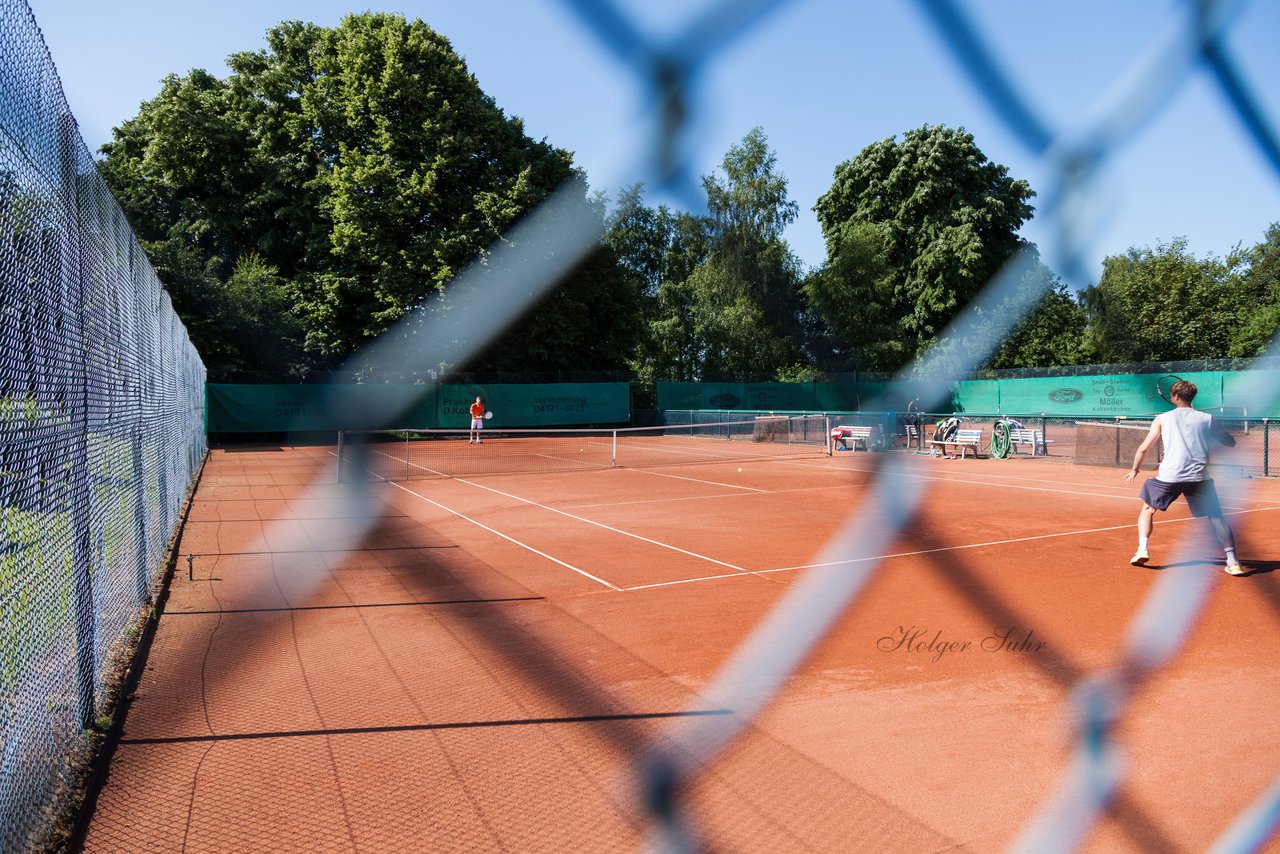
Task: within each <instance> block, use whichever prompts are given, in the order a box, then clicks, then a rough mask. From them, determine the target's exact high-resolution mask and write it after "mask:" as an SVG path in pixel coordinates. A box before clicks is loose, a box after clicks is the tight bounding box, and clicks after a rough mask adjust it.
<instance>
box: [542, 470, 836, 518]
mask: <svg viewBox="0 0 1280 854" xmlns="http://www.w3.org/2000/svg"><path fill="white" fill-rule="evenodd" d="M626 471H639V469H626ZM725 485H726V486H727V484H725ZM853 485H854V484H850V483H836V484H832V485H831V486H800V487H796V488H795V489H765V490H760V493H761V494H763V495H790V494H791V493H793V492H822V491H823V490H829V489H849V488H851V487H852V486H853ZM749 497H751V496H747V495H743V494H742V493H740V492H718V493H714V494H712V495H686V496H683V497H681V498H638V499H636V500H635V501H602V502H599V503H597V504H566V505H565V507H568V508H569V509H571V510H587V509H590V508H592V507H630V506H631V505H632V504H668V503H672V504H673V503H675V502H677V501H706V500H708V499H711V498H749Z"/></svg>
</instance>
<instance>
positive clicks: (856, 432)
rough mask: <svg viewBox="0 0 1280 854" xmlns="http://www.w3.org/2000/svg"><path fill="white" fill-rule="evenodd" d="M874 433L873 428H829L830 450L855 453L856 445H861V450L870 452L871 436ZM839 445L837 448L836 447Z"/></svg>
mask: <svg viewBox="0 0 1280 854" xmlns="http://www.w3.org/2000/svg"><path fill="white" fill-rule="evenodd" d="M874 432H875V428H874V427H843V426H841V427H832V428H831V449H832V450H833V451H835V450H844V451H856V450H858V445H859V444H861V445H862V450H864V451H870V450H871V436H872V434H873V433H874ZM837 443H839V446H837Z"/></svg>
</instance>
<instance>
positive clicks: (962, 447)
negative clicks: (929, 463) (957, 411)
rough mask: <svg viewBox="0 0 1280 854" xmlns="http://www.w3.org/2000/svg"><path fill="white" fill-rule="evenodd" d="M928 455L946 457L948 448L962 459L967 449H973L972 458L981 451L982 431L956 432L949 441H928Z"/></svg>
mask: <svg viewBox="0 0 1280 854" xmlns="http://www.w3.org/2000/svg"><path fill="white" fill-rule="evenodd" d="M929 445H930V449H929V450H930V453H932V454H937V453H939V452H941V453H942V455H944V456H946V455H947V449H948V448H954V449H956V450H958V451H959V452H960V458H961V459H964V457H965V455H966V454H967V453H968V451H969V449H970V448H972V449H973V455H974V457H977V456H978V453H979V452H980V451H981V450H982V430H981V429H976V430H957V431H956V432H955V435H953V436H952V437H951V438H950V439H930V440H929Z"/></svg>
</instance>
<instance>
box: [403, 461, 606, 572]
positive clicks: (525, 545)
mask: <svg viewBox="0 0 1280 854" xmlns="http://www.w3.org/2000/svg"><path fill="white" fill-rule="evenodd" d="M384 482H385V483H389V484H390V485H392V486H394V487H395V488H396V489H402V490H404V491H405V492H407V493H409V494H410V495H413V496H416V497H418V498H421V499H422V500H423V501H425V502H427V503H428V504H434V505H435V506H436V507H439V508H440V509H441V510H444V511H447V512H449V513H452V514H453V515H455V516H457V517H458V518H459V519H465V520H466V521H468V522H470V523H471V524H473V525H477V526H479V527H481V528H484V529H485V530H486V531H488V532H489V533H491V534H496V535H497V536H499V537H502V539H504V540H506V541H507V542H510V543H515V544H516V545H517V546H519V547H520V548H522V549H526V550H528V551H531V552H533V553H534V554H536V555H538V556H539V557H544V558H546V559H547V560H549V561H551V562H552V563H557V564H559V565H560V566H563V567H564V568H565V569H571V570H573V571H574V572H576V573H578V574H579V575H581V576H583V577H585V578H590V579H591V580H592V581H594V582H596V583H597V584H603V585H604V586H605V587H608V588H609V589H610V590H616V591H619V592H621V591H622V588H621V587H618V586H617V585H614V584H610V583H609V582H607V581H605V580H604V579H603V578H597V577H596V576H594V575H592V574H591V573H589V572H587V571H586V570H585V569H579V568H578V567H576V566H574V565H572V564H569V563H565V562H564V561H562V560H560V559H559V558H555V557H552V556H551V555H549V554H547V553H546V552H543V551H539V550H538V549H535V548H534V547H533V546H531V545H529V544H528V543H522V542H520V541H519V540H517V539H516V538H515V537H510V536H507V535H506V534H504V533H502V532H501V531H499V530H497V529H495V528H490V527H489V526H488V525H486V524H485V523H483V522H479V521H476V520H475V519H472V518H471V517H470V516H468V515H467V514H465V513H460V512H458V511H457V510H454V509H453V508H452V507H446V506H445V505H443V504H441V503H440V502H439V501H433V500H432V499H430V498H428V497H427V496H425V495H423V494H422V493H420V492H414V491H413V490H412V489H409V488H408V487H407V486H402V485H401V484H398V483H396V482H395V481H393V480H387V481H384Z"/></svg>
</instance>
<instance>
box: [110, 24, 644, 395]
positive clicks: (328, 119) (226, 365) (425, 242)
mask: <svg viewBox="0 0 1280 854" xmlns="http://www.w3.org/2000/svg"><path fill="white" fill-rule="evenodd" d="M228 65H229V67H230V68H231V70H232V74H231V76H230V77H229V78H228V79H227V80H219V79H217V78H215V77H213V76H211V75H209V74H207V73H205V72H203V71H192V72H190V73H189V74H187V75H186V76H184V77H178V76H171V77H169V78H168V79H166V81H165V83H164V85H163V87H162V89H161V92H160V94H159V95H158V96H157V97H156V98H155V99H154V100H152V101H149V102H147V103H146V104H144V105H143V107H142V110H141V111H140V112H139V114H138V116H136V117H135V118H133V119H131V120H129V121H128V122H126V123H125V124H124V125H123V126H122V127H121V128H120V129H118V131H117V132H116V136H115V141H114V142H113V143H110V144H108V145H107V146H105V147H104V153H105V154H106V159H105V161H104V163H103V166H102V168H103V173H104V175H105V176H106V178H107V181H108V183H109V185H110V186H111V187H112V189H113V190H114V191H115V192H116V193H117V195H118V197H119V198H120V201H121V204H122V206H123V207H124V208H125V211H126V213H127V214H128V215H129V216H130V218H131V219H132V220H133V222H134V225H135V228H136V230H137V231H138V233H139V234H140V236H142V237H143V239H144V241H145V243H146V245H147V247H148V249H149V251H151V253H152V255H153V256H154V257H158V258H161V259H166V258H174V259H181V260H182V264H181V265H172V266H171V267H170V268H169V269H167V270H161V273H162V275H164V274H166V273H168V274H170V275H171V276H176V277H177V278H178V279H179V281H178V282H177V283H176V284H175V282H174V281H173V279H172V278H169V279H167V281H169V282H170V284H171V286H173V287H174V290H175V303H176V307H177V308H178V310H179V312H180V314H182V315H183V317H184V319H187V320H189V321H195V322H194V323H193V324H192V325H193V327H194V328H195V329H196V330H197V331H198V330H199V329H200V327H201V323H200V322H199V321H200V318H202V317H203V318H208V317H213V318H214V319H215V322H213V323H211V324H210V325H209V329H208V332H209V335H208V336H206V337H205V338H204V340H201V337H200V335H199V334H197V335H196V343H197V346H199V347H201V349H202V351H204V352H217V351H218V348H219V346H221V344H220V342H219V341H217V340H214V339H216V338H219V337H223V338H225V336H223V333H224V332H225V327H226V326H227V325H228V324H231V323H233V320H232V319H229V318H235V317H237V316H238V318H239V319H238V320H235V321H234V322H236V323H239V322H242V321H244V319H245V316H244V314H243V313H242V312H241V313H239V315H237V310H236V309H235V308H233V307H231V306H229V305H227V300H230V299H234V298H235V295H236V294H237V293H240V291H239V290H238V289H236V288H225V287H224V288H221V289H217V288H214V287H213V286H212V285H211V284H210V282H211V281H216V282H218V283H226V282H228V281H229V280H230V279H231V277H232V275H233V273H234V271H235V270H236V269H237V265H240V264H241V263H242V259H244V258H247V257H251V256H252V257H260V259H261V261H262V263H263V264H264V265H266V266H268V267H271V268H274V270H275V273H274V279H273V280H276V281H278V282H279V283H281V286H282V287H283V288H284V289H285V290H286V291H287V292H288V293H289V294H290V305H291V306H292V308H291V313H292V314H293V315H294V316H295V317H296V320H297V322H298V324H299V325H300V329H301V332H302V335H303V337H304V340H305V343H306V347H307V351H308V356H307V357H306V358H304V357H302V356H301V355H300V354H298V355H296V356H295V359H294V361H295V365H294V367H295V370H302V369H305V368H306V367H307V364H308V363H313V364H321V365H323V364H325V363H326V362H329V363H331V362H333V361H335V360H337V359H338V358H340V357H342V356H345V355H346V354H348V353H350V352H352V351H353V350H354V349H356V348H357V347H359V346H360V345H362V344H363V343H365V342H367V341H368V340H369V339H371V338H372V337H374V336H376V335H378V334H379V333H381V332H382V331H383V330H385V329H386V328H387V327H388V326H389V325H390V324H391V323H393V322H395V321H396V320H397V319H398V318H400V317H401V316H403V315H404V314H405V313H406V312H408V311H410V310H411V309H412V308H413V307H414V306H416V305H418V304H419V303H420V302H422V301H423V299H424V298H426V297H428V296H430V295H432V294H436V293H439V292H440V291H441V290H442V289H444V288H445V287H446V286H447V284H448V283H449V282H450V281H451V279H452V277H453V276H454V275H455V274H456V273H457V272H458V271H460V270H461V269H462V268H463V267H465V266H466V265H467V264H468V263H470V262H472V261H473V260H476V259H478V258H483V256H484V253H485V247H487V246H488V245H490V244H491V243H492V242H493V241H494V240H495V239H497V238H498V236H499V235H500V234H502V233H503V232H504V230H506V229H507V228H508V226H510V225H511V224H512V223H514V222H515V221H516V220H517V219H519V218H520V217H522V216H523V215H524V214H525V213H527V212H528V211H529V210H531V209H532V208H533V207H535V206H536V205H537V204H538V203H539V202H540V201H541V200H542V199H544V198H545V197H546V196H547V195H548V194H549V193H550V192H551V191H552V190H553V189H555V188H556V187H559V186H562V185H565V184H566V183H567V182H577V181H579V179H580V176H579V175H578V173H577V171H576V170H575V168H574V166H573V164H572V161H571V158H570V155H569V154H568V153H567V152H565V151H563V150H560V149H556V148H554V147H552V146H551V145H548V144H547V143H545V142H540V141H536V140H532V139H530V138H529V137H527V136H526V135H525V133H524V129H523V126H522V124H521V122H520V120H519V119H515V118H511V117H508V116H506V115H505V114H504V113H503V112H502V110H501V109H499V107H498V106H497V105H496V104H495V103H494V102H493V99H492V98H490V97H489V96H488V95H486V94H485V93H484V92H483V91H482V90H481V88H480V86H479V84H478V83H477V82H476V80H475V78H474V77H473V76H472V75H471V74H470V72H469V71H468V70H467V68H466V65H465V63H464V62H463V61H462V59H461V58H460V57H458V55H457V54H456V53H455V52H454V51H453V49H452V47H451V46H450V44H449V42H448V40H447V39H445V38H444V37H443V36H441V35H440V34H438V33H436V32H434V31H433V30H432V29H431V28H430V27H428V26H427V25H426V24H424V23H422V22H421V21H406V20H405V19H404V18H402V17H400V16H398V15H386V14H361V15H352V16H349V17H347V18H345V19H344V20H343V21H342V23H341V24H340V25H339V26H337V27H335V28H333V29H325V28H321V27H316V26H313V25H310V24H302V23H297V22H287V23H283V24H281V25H279V26H277V27H275V28H273V29H272V30H271V31H269V32H268V34H267V46H266V48H265V49H263V50H260V51H257V52H252V53H240V54H235V55H233V56H232V57H230V58H229V59H228ZM581 187H582V192H583V203H584V204H587V203H588V201H587V199H586V197H585V183H581ZM611 264H613V261H612V259H611V258H609V257H604V256H601V257H598V258H595V259H593V260H592V263H590V264H587V265H585V266H584V268H583V270H582V271H581V275H582V277H583V281H582V282H579V283H577V285H576V286H571V287H569V288H568V289H567V290H566V293H565V294H563V295H560V296H559V297H558V300H559V301H560V302H563V301H564V300H565V299H573V298H575V295H576V298H577V299H579V300H585V304H584V305H580V306H579V305H575V307H574V312H573V313H575V314H576V315H577V316H579V317H580V318H581V323H582V325H583V326H584V327H586V326H590V327H592V337H590V338H588V337H586V336H578V335H575V334H566V335H561V336H559V338H558V342H559V343H560V344H561V345H563V346H566V347H569V348H570V349H568V350H566V351H564V352H562V354H561V356H560V359H561V360H563V361H564V362H567V363H573V362H574V360H575V358H581V359H585V360H586V361H593V362H594V361H596V360H597V358H603V356H602V355H601V354H600V353H599V352H598V351H590V352H583V353H579V352H575V351H574V350H573V349H572V347H573V346H575V342H576V343H578V344H582V343H584V342H587V341H588V340H592V341H594V340H597V339H598V338H599V337H600V336H613V337H612V339H611V340H612V341H614V342H615V343H616V345H617V346H618V347H620V348H622V349H624V350H625V349H626V345H627V343H628V342H627V340H626V339H627V336H628V335H630V336H632V338H633V339H634V335H635V332H634V330H633V327H634V326H635V324H634V323H632V322H631V321H630V320H629V319H627V318H626V317H625V313H615V314H613V315H608V314H606V313H605V310H606V309H609V308H616V307H617V306H605V305H601V306H600V309H599V310H598V311H597V310H596V308H595V307H593V303H595V302H600V301H601V300H602V298H603V296H604V292H603V291H602V290H601V289H602V288H604V287H606V285H605V282H606V280H608V279H609V277H610V276H611V275H612V274H611V273H610V272H609V270H607V269H606V268H607V267H609V266H610V265H611ZM600 265H603V266H600ZM615 266H616V265H615ZM495 281H496V280H495ZM592 283H594V284H592ZM608 287H609V288H611V287H612V285H611V284H610V285H609V286H608ZM624 290H625V289H624ZM562 307H563V306H562ZM543 321H546V322H542V323H539V322H538V321H531V322H530V323H526V324H524V325H522V326H520V327H517V328H516V329H514V330H512V331H511V332H510V333H508V336H507V338H506V339H504V340H505V341H506V343H509V344H510V343H513V342H516V341H518V339H519V338H520V336H521V335H529V336H537V335H540V334H542V333H544V332H545V327H546V325H547V322H549V321H547V319H546V318H543ZM615 321H617V322H616V323H615ZM262 323H263V325H262V326H261V327H260V332H261V334H262V335H266V336H276V337H281V332H282V330H281V329H279V328H277V327H276V325H275V324H274V323H273V322H272V319H271V318H269V317H263V318H262ZM629 330H631V331H629ZM284 337H286V338H287V337H288V336H287V335H286V336H284ZM530 343H532V342H530ZM525 354H527V355H528V358H527V359H526V358H524V356H525ZM257 355H259V356H260V355H262V354H261V353H259V354H257ZM252 356H253V354H249V353H241V354H240V356H239V357H234V358H228V359H227V360H226V361H220V360H217V359H215V360H213V364H211V366H210V367H211V374H212V375H213V376H215V377H218V376H219V375H220V374H221V375H222V376H221V378H226V374H228V373H231V374H234V373H236V368H235V364H236V363H237V358H239V359H240V361H247V360H249V359H250V358H251V357H252ZM508 357H509V358H511V359H515V360H516V363H514V364H509V365H507V367H510V368H513V369H518V368H520V367H522V366H523V363H525V362H541V361H542V359H541V357H540V356H538V355H537V353H536V348H519V347H513V348H512V349H511V351H509V353H508ZM277 367H278V368H279V372H280V374H281V375H283V374H285V373H287V366H285V365H280V366H277Z"/></svg>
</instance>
